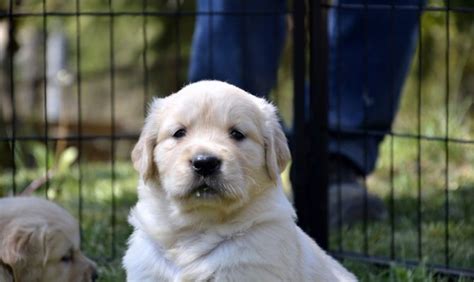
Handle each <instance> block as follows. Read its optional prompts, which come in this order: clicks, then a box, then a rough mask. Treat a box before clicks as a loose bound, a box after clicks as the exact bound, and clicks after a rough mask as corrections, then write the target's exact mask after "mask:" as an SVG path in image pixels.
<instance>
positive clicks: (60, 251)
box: [0, 197, 95, 282]
mask: <svg viewBox="0 0 474 282" xmlns="http://www.w3.org/2000/svg"><path fill="white" fill-rule="evenodd" d="M79 243H80V237H79V225H78V223H77V221H76V220H75V219H74V218H73V217H72V216H71V215H70V214H69V213H68V212H67V211H66V210H64V209H63V208H61V207H59V206H58V205H56V204H54V203H52V202H50V201H47V200H43V199H39V198H35V197H11V198H1V199H0V281H2V282H3V281H17V282H24V281H25V282H29V281H32V282H55V281H58V282H59V281H61V282H62V281H70V282H76V281H77V282H87V281H92V276H93V273H94V272H95V264H94V262H92V261H91V260H90V259H88V258H87V257H86V256H84V254H83V253H82V252H81V251H80V250H79ZM64 258H71V260H64ZM61 259H63V260H61Z"/></svg>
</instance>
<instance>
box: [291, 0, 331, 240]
mask: <svg viewBox="0 0 474 282" xmlns="http://www.w3.org/2000/svg"><path fill="white" fill-rule="evenodd" d="M305 9H306V7H305V1H298V0H296V1H294V2H293V20H294V30H293V61H294V62H293V63H294V69H293V76H294V126H293V129H294V132H293V140H292V141H293V142H292V151H293V164H292V172H291V178H292V183H293V192H294V196H295V206H296V210H297V214H298V224H299V226H300V227H301V228H302V229H303V230H305V231H306V232H307V233H308V234H309V235H310V236H311V237H312V238H314V239H315V240H316V241H317V242H318V244H319V245H320V246H321V247H322V248H324V249H327V247H328V227H327V186H328V185H327V183H328V175H327V174H328V168H327V159H328V152H327V110H328V109H327V107H328V103H327V47H326V45H327V39H326V38H327V36H326V16H325V12H324V10H323V7H322V6H321V3H320V1H319V0H318V1H309V6H308V9H309V11H308V12H309V14H308V13H306V10H305ZM308 15H309V18H308V24H309V38H310V41H309V48H310V50H309V55H310V58H309V76H308V77H306V62H307V61H306V55H305V54H306V36H307V35H308V34H307V32H306V30H305V16H308ZM307 78H309V83H310V84H309V93H308V91H307V90H308V88H307V87H305V83H306V79H307Z"/></svg>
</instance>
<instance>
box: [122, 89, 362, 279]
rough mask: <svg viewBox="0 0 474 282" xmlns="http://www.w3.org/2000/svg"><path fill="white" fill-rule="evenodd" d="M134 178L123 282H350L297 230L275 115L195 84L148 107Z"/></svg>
mask: <svg viewBox="0 0 474 282" xmlns="http://www.w3.org/2000/svg"><path fill="white" fill-rule="evenodd" d="M132 160H133V165H134V167H135V168H136V170H137V171H138V172H139V173H140V183H139V186H138V196H139V200H138V203H137V204H136V206H135V207H134V208H133V210H132V211H131V213H130V216H129V221H130V223H131V224H132V225H133V227H134V232H133V234H132V236H131V238H130V240H129V248H128V250H127V252H126V255H125V257H124V259H123V264H124V267H125V269H126V271H127V279H128V281H355V280H356V278H355V277H354V276H353V275H352V274H351V273H349V272H348V271H347V270H346V269H344V268H343V267H342V266H341V265H340V264H339V263H338V262H337V261H335V260H334V259H332V258H331V257H330V256H328V255H327V254H326V253H325V252H324V251H323V250H322V249H320V248H319V247H318V246H317V245H316V243H315V242H314V241H313V240H312V239H311V238H309V237H308V236H307V235H306V234H305V233H304V232H303V231H302V230H301V229H300V228H299V227H298V226H297V225H296V224H295V219H296V215H295V211H294V209H293V207H292V205H291V204H290V202H289V201H288V200H287V198H286V197H285V195H284V193H283V189H282V184H281V178H280V173H281V172H282V171H283V169H284V168H285V167H286V165H287V164H288V161H289V160H290V152H289V149H288V145H287V141H286V137H285V135H284V133H283V131H282V128H281V126H280V124H279V121H278V117H277V114H276V109H275V107H274V106H272V105H271V104H269V103H268V102H266V101H265V100H264V99H261V98H257V97H255V96H253V95H250V94H248V93H246V92H245V91H243V90H241V89H239V88H237V87H235V86H232V85H230V84H227V83H224V82H219V81H201V82H198V83H194V84H190V85H188V86H186V87H184V88H183V89H182V90H180V91H179V92H177V93H176V94H173V95H171V96H169V97H167V98H164V99H156V100H154V101H153V103H152V105H151V108H150V111H149V115H148V117H147V119H146V121H145V126H144V128H143V130H142V133H141V136H140V139H139V141H138V143H137V144H136V146H135V148H134V150H133V152H132Z"/></svg>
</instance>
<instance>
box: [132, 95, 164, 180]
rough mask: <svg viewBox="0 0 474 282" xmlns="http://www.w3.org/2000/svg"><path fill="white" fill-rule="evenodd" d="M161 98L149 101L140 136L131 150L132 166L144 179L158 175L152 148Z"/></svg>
mask: <svg viewBox="0 0 474 282" xmlns="http://www.w3.org/2000/svg"><path fill="white" fill-rule="evenodd" d="M162 100H163V99H154V100H153V101H152V102H151V104H150V107H149V110H148V115H147V118H146V120H145V125H144V126H143V129H142V132H141V134H140V138H139V139H138V142H137V144H136V145H135V147H134V148H133V151H132V162H133V167H134V168H135V169H136V170H137V171H138V172H139V173H140V176H141V177H142V178H143V180H145V181H146V180H149V179H151V178H153V177H155V178H156V177H157V176H158V175H157V174H158V170H157V168H156V165H155V162H154V160H153V149H154V148H155V145H156V138H157V133H158V121H157V113H158V110H159V108H160V105H161V104H162Z"/></svg>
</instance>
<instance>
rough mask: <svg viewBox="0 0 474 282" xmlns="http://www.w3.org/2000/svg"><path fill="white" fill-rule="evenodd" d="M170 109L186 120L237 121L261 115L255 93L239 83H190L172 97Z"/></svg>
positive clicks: (175, 115) (184, 121)
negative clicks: (241, 86)
mask: <svg viewBox="0 0 474 282" xmlns="http://www.w3.org/2000/svg"><path fill="white" fill-rule="evenodd" d="M169 109H171V111H172V112H174V114H173V116H174V117H179V119H180V120H182V122H183V123H193V122H196V121H205V122H207V121H212V122H213V123H216V122H218V123H222V124H233V123H241V122H252V121H253V122H256V121H258V120H260V119H261V117H260V115H261V113H260V111H259V109H258V107H257V104H256V102H255V97H252V96H251V95H250V94H248V93H246V92H244V91H243V90H240V89H238V88H236V87H197V88H188V87H187V88H184V89H182V90H181V91H179V92H178V93H176V94H174V95H172V96H171V97H170V104H169Z"/></svg>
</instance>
